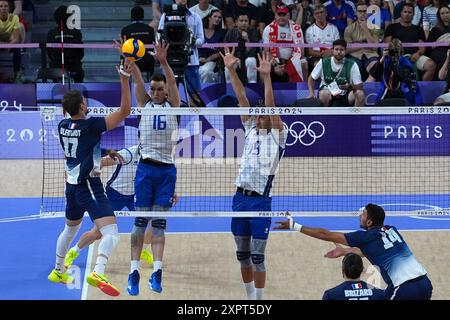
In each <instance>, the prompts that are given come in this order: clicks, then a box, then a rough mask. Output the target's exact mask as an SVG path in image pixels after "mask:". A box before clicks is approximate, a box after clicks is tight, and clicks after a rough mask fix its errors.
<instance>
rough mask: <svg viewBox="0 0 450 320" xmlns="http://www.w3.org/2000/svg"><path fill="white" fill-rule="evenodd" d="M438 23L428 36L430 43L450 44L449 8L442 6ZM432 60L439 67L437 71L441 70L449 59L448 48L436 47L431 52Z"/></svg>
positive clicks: (438, 13)
mask: <svg viewBox="0 0 450 320" xmlns="http://www.w3.org/2000/svg"><path fill="white" fill-rule="evenodd" d="M437 16H438V22H437V24H436V26H435V27H434V28H433V29H431V32H430V35H429V36H428V40H427V41H428V42H448V43H449V44H450V9H449V7H448V6H442V7H440V8H439V10H438V12H437ZM430 58H431V59H433V61H434V62H435V63H436V65H437V69H438V70H439V69H441V67H442V65H443V64H444V61H445V59H446V58H447V47H435V48H433V50H432V51H431V54H430Z"/></svg>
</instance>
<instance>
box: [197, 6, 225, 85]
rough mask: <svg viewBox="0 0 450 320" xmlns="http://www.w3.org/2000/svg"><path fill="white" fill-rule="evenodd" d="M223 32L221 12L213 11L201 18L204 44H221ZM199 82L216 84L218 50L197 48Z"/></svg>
mask: <svg viewBox="0 0 450 320" xmlns="http://www.w3.org/2000/svg"><path fill="white" fill-rule="evenodd" d="M224 33H225V32H224V30H223V29H222V12H221V11H220V10H219V9H213V10H211V11H210V13H209V14H208V15H207V16H206V17H205V18H203V34H204V35H205V43H221V42H223V37H224ZM198 55H199V61H200V68H199V72H200V80H201V82H202V83H211V82H218V80H219V77H218V72H217V71H216V69H217V61H218V60H219V59H220V54H219V49H218V48H199V49H198Z"/></svg>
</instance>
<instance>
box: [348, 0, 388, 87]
mask: <svg viewBox="0 0 450 320" xmlns="http://www.w3.org/2000/svg"><path fill="white" fill-rule="evenodd" d="M356 16H357V19H356V21H355V22H353V23H352V24H351V25H349V26H348V27H347V28H346V29H345V33H344V34H345V35H344V38H345V41H347V43H374V44H378V43H379V42H380V37H379V32H378V30H377V29H369V27H368V24H367V5H366V3H365V2H364V1H359V2H358V4H357V5H356ZM347 53H348V54H349V55H350V57H351V58H352V59H353V60H355V62H356V63H357V64H358V66H359V70H360V71H361V75H362V77H363V80H364V79H367V77H368V76H369V72H370V69H371V68H372V67H373V66H374V65H375V63H376V62H377V61H378V48H377V47H372V48H349V49H347ZM368 80H369V81H373V78H371V77H369V79H368Z"/></svg>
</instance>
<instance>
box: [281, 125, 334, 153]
mask: <svg viewBox="0 0 450 320" xmlns="http://www.w3.org/2000/svg"><path fill="white" fill-rule="evenodd" d="M284 128H285V129H286V130H288V133H289V135H290V136H291V137H293V141H291V142H289V143H288V142H287V141H286V145H287V146H292V145H294V144H296V143H297V142H300V143H301V144H302V145H304V146H305V147H309V146H311V145H313V144H314V143H315V142H316V140H317V139H319V138H321V137H322V136H323V135H324V134H325V126H324V125H323V124H322V122H319V121H313V122H311V123H310V124H309V125H308V126H306V124H304V123H303V122H301V121H295V122H292V123H291V125H290V126H289V127H288V125H287V124H286V123H285V124H284Z"/></svg>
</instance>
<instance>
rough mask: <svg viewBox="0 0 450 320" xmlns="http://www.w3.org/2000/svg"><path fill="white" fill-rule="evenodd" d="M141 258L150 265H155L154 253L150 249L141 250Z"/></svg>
mask: <svg viewBox="0 0 450 320" xmlns="http://www.w3.org/2000/svg"><path fill="white" fill-rule="evenodd" d="M141 260H144V261H145V262H147V263H148V264H149V265H150V266H152V265H153V254H152V253H151V252H150V251H149V250H147V249H143V250H142V252H141Z"/></svg>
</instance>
